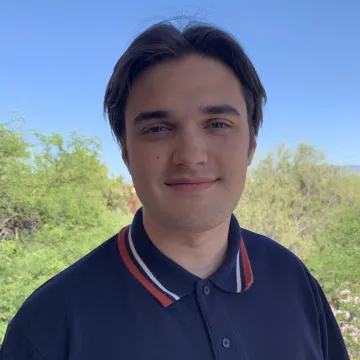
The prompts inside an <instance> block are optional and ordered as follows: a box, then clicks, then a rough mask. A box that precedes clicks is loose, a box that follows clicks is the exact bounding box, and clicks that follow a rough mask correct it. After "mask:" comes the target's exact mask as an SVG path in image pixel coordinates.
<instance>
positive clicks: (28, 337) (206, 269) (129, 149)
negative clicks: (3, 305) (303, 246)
mask: <svg viewBox="0 0 360 360" xmlns="http://www.w3.org/2000/svg"><path fill="white" fill-rule="evenodd" d="M265 99H266V94H265V91H264V89H263V86H262V84H261V82H260V80H259V78H258V76H257V74H256V71H255V69H254V67H253V65H252V64H251V62H250V60H249V59H248V57H247V56H246V55H245V53H244V51H243V50H242V48H241V47H240V45H239V44H238V43H237V42H236V41H235V40H234V39H233V38H231V37H230V36H229V35H228V34H226V33H224V32H223V31H221V30H219V29H216V28H213V27H209V26H202V25H193V26H189V27H187V28H186V29H185V30H184V31H179V30H178V29H176V28H175V27H173V26H171V25H167V24H158V25H155V26H153V27H151V28H150V29H148V30H146V31H145V32H144V33H142V34H141V35H140V36H138V37H137V38H136V39H135V41H134V42H133V43H132V44H131V45H130V47H129V48H128V50H127V51H126V52H125V54H124V55H123V56H122V57H121V58H120V60H119V61H118V63H117V64H116V66H115V69H114V72H113V74H112V76H111V79H110V81H109V84H108V87H107V90H106V95H105V110H106V111H107V113H108V115H109V120H110V124H111V127H112V130H113V132H114V133H115V135H116V137H117V139H118V141H119V143H120V144H121V147H122V155H123V160H124V161H125V163H126V165H127V167H128V169H129V172H130V173H131V176H132V179H133V182H134V186H135V188H136V191H137V194H138V196H139V199H140V200H141V202H142V204H143V207H142V209H140V210H139V211H138V212H137V213H136V215H135V217H134V221H133V223H132V224H131V226H129V227H127V228H125V229H122V231H121V232H120V233H119V234H118V236H114V237H113V238H112V239H110V240H108V241H106V242H105V243H104V244H103V245H101V246H100V247H99V248H97V249H95V250H94V251H93V252H92V253H90V254H89V255H87V256H86V257H84V258H83V259H81V260H80V261H79V262H77V263H76V264H74V265H73V266H71V267H70V268H68V269H67V270H65V271H64V272H62V273H61V274H59V275H57V276H56V277H54V278H53V279H51V280H50V281H49V282H47V283H46V284H44V285H43V286H42V287H41V288H39V289H38V290H37V291H35V293H34V294H33V295H32V296H31V297H30V298H29V299H28V300H27V301H26V302H25V304H24V305H23V306H22V307H21V309H20V310H19V312H18V313H17V314H16V316H15V317H14V319H13V320H12V322H11V323H10V325H9V328H8V331H7V334H6V337H5V340H4V344H3V349H2V353H1V354H2V355H1V359H2V360H25V359H26V360H35V359H36V360H65V359H70V360H80V359H86V360H100V359H101V360H113V359H131V360H143V359H156V360H165V359H173V360H176V359H179V360H184V359H186V360H199V359H221V360H235V359H236V360H238V359H244V360H245V359H248V360H250V359H251V360H265V359H274V360H290V359H291V360H295V359H299V360H300V359H301V360H304V359H309V360H310V359H311V360H342V359H348V354H347V351H346V348H345V345H344V341H343V338H342V336H341V333H340V331H339V327H338V325H337V323H336V320H335V318H334V316H333V314H332V311H331V309H330V306H329V304H328V302H327V300H326V298H325V296H324V293H323V291H322V290H321V288H320V286H319V284H318V283H317V281H316V280H315V279H314V278H313V277H312V276H311V275H310V273H309V271H308V270H307V269H306V267H305V266H304V265H303V263H302V262H301V261H300V260H299V259H298V258H297V257H295V256H294V255H293V254H292V253H291V252H289V251H288V250H287V249H285V248H284V247H282V246H281V245H279V244H277V243H276V242H274V241H272V240H271V239H268V238H266V237H264V236H261V235H258V234H255V233H253V232H251V231H248V230H245V229H242V228H241V227H240V226H239V224H238V222H237V220H236V218H235V217H234V216H233V215H232V213H233V210H234V209H235V206H236V205H237V204H238V202H239V199H240V197H241V194H242V192H243V189H244V185H245V178H246V173H247V168H248V166H249V165H250V163H251V161H252V158H253V155H254V152H255V149H256V136H257V134H258V130H259V127H260V125H261V123H262V106H263V103H264V102H265Z"/></svg>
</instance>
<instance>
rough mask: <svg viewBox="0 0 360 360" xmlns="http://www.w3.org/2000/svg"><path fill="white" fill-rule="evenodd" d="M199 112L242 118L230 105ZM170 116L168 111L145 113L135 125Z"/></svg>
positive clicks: (141, 114)
mask: <svg viewBox="0 0 360 360" xmlns="http://www.w3.org/2000/svg"><path fill="white" fill-rule="evenodd" d="M199 110H200V113H202V114H206V115H222V114H230V115H237V116H240V113H239V111H238V110H237V109H236V108H234V107H233V106H231V105H229V104H222V105H210V106H201V107H200V108H199ZM170 114H171V112H170V111H166V110H155V111H144V112H141V113H140V114H139V115H138V116H136V117H135V119H134V124H135V125H137V124H141V123H143V122H144V121H147V120H153V119H166V118H168V117H170Z"/></svg>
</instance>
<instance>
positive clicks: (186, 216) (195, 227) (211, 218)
mask: <svg viewBox="0 0 360 360" xmlns="http://www.w3.org/2000/svg"><path fill="white" fill-rule="evenodd" d="M219 210H220V211H219ZM223 210H224V209H219V208H216V209H215V211H214V210H213V211H209V207H207V209H194V207H192V208H188V209H179V208H177V209H174V208H173V209H169V211H167V212H166V214H164V215H163V216H162V219H163V220H162V222H164V223H165V224H164V225H165V226H166V227H168V228H169V227H170V228H172V229H177V230H179V231H180V230H181V231H187V232H205V231H209V230H211V229H214V228H216V227H218V226H219V225H221V224H222V223H224V222H226V221H228V219H229V218H230V216H231V214H232V211H223Z"/></svg>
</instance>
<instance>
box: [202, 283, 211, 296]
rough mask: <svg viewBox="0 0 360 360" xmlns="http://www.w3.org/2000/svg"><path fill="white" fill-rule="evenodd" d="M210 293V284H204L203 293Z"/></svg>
mask: <svg viewBox="0 0 360 360" xmlns="http://www.w3.org/2000/svg"><path fill="white" fill-rule="evenodd" d="M210 293H211V290H210V286H208V285H205V286H204V294H205V295H206V296H208V295H210Z"/></svg>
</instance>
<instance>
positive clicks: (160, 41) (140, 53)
mask: <svg viewBox="0 0 360 360" xmlns="http://www.w3.org/2000/svg"><path fill="white" fill-rule="evenodd" d="M191 54H200V55H203V56H207V57H210V58H213V59H216V60H218V61H220V62H222V63H223V64H225V65H227V66H228V67H230V69H231V70H232V71H233V72H234V74H235V75H236V76H237V78H238V79H239V82H240V84H241V87H242V90H243V92H244V97H245V101H246V106H247V112H248V114H247V115H248V123H249V131H250V137H251V139H252V138H253V137H256V136H257V135H258V131H259V128H260V126H261V124H262V121H263V110H262V107H263V105H264V103H265V102H266V92H265V90H264V88H263V86H262V84H261V81H260V79H259V77H258V75H257V73H256V70H255V69H254V66H253V65H252V63H251V61H250V60H249V58H248V57H247V55H246V53H245V52H244V50H243V49H242V47H241V46H240V44H239V43H238V42H237V41H236V40H235V39H234V38H233V37H232V36H231V35H230V34H228V33H226V32H225V31H223V30H221V29H218V28H216V27H214V26H210V25H204V24H199V23H190V24H188V25H187V26H186V27H185V28H184V29H183V30H180V29H178V28H177V27H176V26H174V25H172V24H171V23H158V24H155V25H153V26H151V27H150V28H148V29H147V30H145V31H144V32H142V33H141V34H140V35H138V36H137V37H136V39H135V40H134V41H133V42H132V43H131V45H130V46H129V48H128V49H127V50H126V52H125V53H124V54H123V55H122V56H121V57H120V59H119V60H118V62H117V64H116V65H115V68H114V71H113V74H112V76H111V78H110V80H109V83H108V85H107V88H106V93H105V98H104V113H105V114H106V113H107V114H108V117H109V122H110V126H111V129H112V131H113V134H114V135H115V137H116V139H117V140H118V142H119V144H120V145H124V144H125V130H126V129H125V118H124V117H125V116H124V114H125V106H126V103H127V98H128V95H129V92H130V89H131V86H132V84H133V83H134V81H135V79H136V78H137V77H138V76H139V75H140V74H141V73H142V72H144V71H145V70H147V69H149V68H151V67H152V66H154V65H158V64H159V63H162V62H164V61H169V60H177V59H180V58H183V57H185V56H187V55H191ZM125 150H126V149H125Z"/></svg>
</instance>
